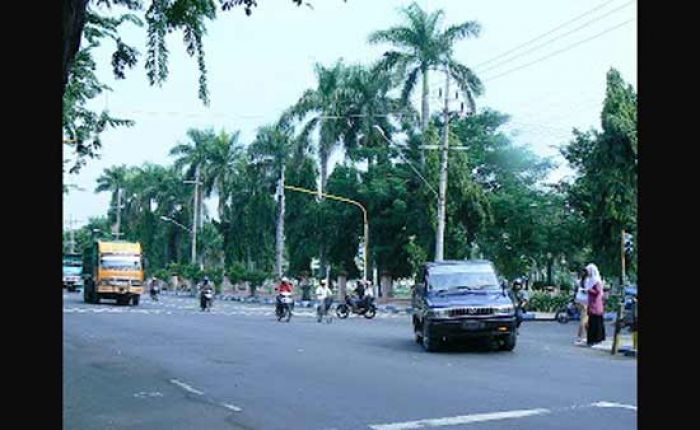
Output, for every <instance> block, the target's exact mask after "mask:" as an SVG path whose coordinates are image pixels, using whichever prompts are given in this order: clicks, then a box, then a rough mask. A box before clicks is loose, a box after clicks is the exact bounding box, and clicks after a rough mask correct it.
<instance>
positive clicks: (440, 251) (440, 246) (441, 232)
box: [435, 66, 450, 261]
mask: <svg viewBox="0 0 700 430" xmlns="http://www.w3.org/2000/svg"><path fill="white" fill-rule="evenodd" d="M449 94H450V72H449V69H448V68H447V66H445V111H444V116H445V119H444V121H445V124H444V128H443V134H442V159H441V161H440V184H439V187H438V209H437V217H438V219H437V229H436V232H435V261H442V260H443V256H444V250H445V195H446V193H447V148H448V145H449V139H448V135H449V123H450V112H449V99H448V97H449Z"/></svg>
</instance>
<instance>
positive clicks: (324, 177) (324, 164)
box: [319, 150, 330, 199]
mask: <svg viewBox="0 0 700 430" xmlns="http://www.w3.org/2000/svg"><path fill="white" fill-rule="evenodd" d="M329 158H330V156H329V154H327V153H326V152H325V151H323V150H321V151H320V154H319V160H320V162H321V192H322V193H324V192H326V183H327V182H328V159H329ZM321 198H322V199H323V197H321Z"/></svg>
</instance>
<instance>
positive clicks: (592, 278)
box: [585, 263, 605, 346]
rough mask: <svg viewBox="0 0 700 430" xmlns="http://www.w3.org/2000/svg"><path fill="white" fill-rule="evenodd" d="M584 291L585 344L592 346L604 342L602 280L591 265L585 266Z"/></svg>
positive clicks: (595, 268)
mask: <svg viewBox="0 0 700 430" xmlns="http://www.w3.org/2000/svg"><path fill="white" fill-rule="evenodd" d="M586 271H587V272H588V274H587V276H586V281H585V285H586V290H587V291H588V333H587V334H588V336H587V339H586V343H587V344H588V346H593V345H595V344H597V343H600V342H602V341H604V340H605V322H604V320H603V314H604V312H605V309H604V306H603V295H604V292H603V280H602V279H601V277H600V272H598V267H596V265H595V264H593V263H591V264H589V265H588V266H586Z"/></svg>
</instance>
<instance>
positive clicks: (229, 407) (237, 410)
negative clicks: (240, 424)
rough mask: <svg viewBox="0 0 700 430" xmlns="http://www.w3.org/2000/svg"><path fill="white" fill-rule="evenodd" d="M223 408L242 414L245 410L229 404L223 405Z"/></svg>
mask: <svg viewBox="0 0 700 430" xmlns="http://www.w3.org/2000/svg"><path fill="white" fill-rule="evenodd" d="M221 406H223V407H225V408H226V409H231V410H232V411H234V412H241V411H242V410H243V409H241V408H239V407H238V406H236V405H231V404H229V403H222V404H221Z"/></svg>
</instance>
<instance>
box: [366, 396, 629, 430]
mask: <svg viewBox="0 0 700 430" xmlns="http://www.w3.org/2000/svg"><path fill="white" fill-rule="evenodd" d="M591 407H593V408H620V409H629V410H633V411H636V410H637V407H636V406H634V405H626V404H623V403H616V402H606V401H599V402H593V403H589V404H586V405H574V406H569V407H564V408H553V409H544V408H539V409H523V410H515V411H503V412H491V413H482V414H471V415H460V416H456V417H446V418H432V419H424V420H417V421H406V422H402V423H388V424H372V425H370V426H369V428H371V429H372V430H412V429H421V428H427V427H442V426H454V425H459V424H471V423H476V422H483V421H493V420H503V419H512V418H524V417H528V416H533V415H543V414H549V413H553V412H560V411H570V410H574V409H581V408H591Z"/></svg>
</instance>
